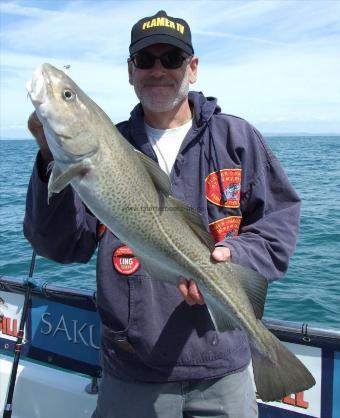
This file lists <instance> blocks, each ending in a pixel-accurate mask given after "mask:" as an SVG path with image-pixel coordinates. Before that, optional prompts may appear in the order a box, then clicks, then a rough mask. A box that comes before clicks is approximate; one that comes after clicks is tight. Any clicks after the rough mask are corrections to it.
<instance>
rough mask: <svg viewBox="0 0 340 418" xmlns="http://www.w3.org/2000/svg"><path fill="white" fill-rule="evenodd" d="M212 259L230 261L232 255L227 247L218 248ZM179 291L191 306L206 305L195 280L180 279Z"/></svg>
mask: <svg viewBox="0 0 340 418" xmlns="http://www.w3.org/2000/svg"><path fill="white" fill-rule="evenodd" d="M211 257H212V258H213V259H214V260H215V261H224V262H225V261H230V259H231V254H230V249H229V248H227V247H217V248H215V250H214V251H213V252H212V254H211ZM178 289H179V291H180V292H181V293H182V296H183V297H184V300H185V301H186V303H187V304H189V305H190V306H192V305H196V304H198V305H204V303H205V302H204V298H203V296H202V294H201V292H200V290H199V288H198V286H197V284H196V282H195V281H194V280H193V279H190V280H187V279H185V278H184V277H180V279H179V283H178Z"/></svg>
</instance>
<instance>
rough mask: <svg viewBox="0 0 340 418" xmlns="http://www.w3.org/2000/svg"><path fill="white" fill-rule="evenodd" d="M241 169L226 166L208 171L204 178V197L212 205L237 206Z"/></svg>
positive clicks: (239, 193) (238, 204)
mask: <svg viewBox="0 0 340 418" xmlns="http://www.w3.org/2000/svg"><path fill="white" fill-rule="evenodd" d="M241 171H242V170H241V169H239V168H230V169H228V168H226V169H223V170H220V171H214V172H213V173H210V174H209V175H208V176H207V178H206V179H205V191H206V197H207V199H208V200H209V202H211V203H213V204H214V205H218V206H222V207H225V208H238V207H239V206H240V195H241Z"/></svg>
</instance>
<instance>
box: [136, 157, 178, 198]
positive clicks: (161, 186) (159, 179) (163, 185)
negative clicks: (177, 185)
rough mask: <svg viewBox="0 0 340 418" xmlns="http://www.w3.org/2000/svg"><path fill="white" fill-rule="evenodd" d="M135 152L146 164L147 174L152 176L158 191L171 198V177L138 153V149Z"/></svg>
mask: <svg viewBox="0 0 340 418" xmlns="http://www.w3.org/2000/svg"><path fill="white" fill-rule="evenodd" d="M135 152H136V153H137V155H138V156H139V158H140V160H141V161H142V163H143V164H144V167H145V168H146V170H147V172H148V173H149V174H150V177H151V179H152V181H153V184H154V185H155V187H156V189H157V190H159V191H161V192H162V193H163V194H164V195H165V196H169V195H170V193H171V183H170V179H169V176H168V175H167V174H166V173H165V172H164V171H163V170H162V169H161V168H160V166H159V165H158V164H157V163H156V162H155V161H154V160H152V159H151V158H150V157H148V156H147V155H145V154H143V153H142V152H140V151H138V150H137V149H135Z"/></svg>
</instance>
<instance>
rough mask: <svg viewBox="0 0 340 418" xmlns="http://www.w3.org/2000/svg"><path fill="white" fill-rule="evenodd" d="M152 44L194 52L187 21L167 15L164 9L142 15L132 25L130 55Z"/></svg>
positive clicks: (191, 53) (188, 52)
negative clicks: (141, 17) (171, 46)
mask: <svg viewBox="0 0 340 418" xmlns="http://www.w3.org/2000/svg"><path fill="white" fill-rule="evenodd" d="M154 44H169V45H173V46H175V47H177V48H180V49H181V50H182V51H184V52H186V53H187V54H189V55H193V54H194V48H193V46H192V42H191V31H190V27H189V25H188V24H187V22H186V21H185V20H183V19H178V18H176V17H171V16H168V15H167V14H166V12H165V11H164V10H160V11H159V12H158V13H156V14H155V15H154V16H149V17H144V18H143V19H141V20H139V21H138V22H137V23H136V24H135V25H134V26H133V27H132V30H131V44H130V48H129V52H130V55H133V54H135V53H136V52H138V51H140V50H141V49H144V48H147V47H148V46H151V45H154Z"/></svg>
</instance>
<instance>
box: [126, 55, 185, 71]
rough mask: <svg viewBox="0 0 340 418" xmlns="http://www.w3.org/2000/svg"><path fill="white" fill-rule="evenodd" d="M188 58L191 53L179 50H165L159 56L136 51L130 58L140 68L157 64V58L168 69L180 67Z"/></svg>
mask: <svg viewBox="0 0 340 418" xmlns="http://www.w3.org/2000/svg"><path fill="white" fill-rule="evenodd" d="M187 58H189V55H184V54H183V53H182V52H179V51H169V52H165V53H164V54H162V55H160V56H158V57H157V56H155V55H152V54H150V53H148V52H136V54H134V55H132V56H131V57H130V58H129V60H131V61H132V62H133V63H134V65H135V67H136V68H139V69H140V70H150V69H151V68H152V67H153V66H154V65H155V62H156V60H157V59H159V60H160V62H161V63H162V66H163V67H164V68H166V69H167V70H175V69H176V68H180V67H181V66H182V64H183V61H185V60H186V59H187Z"/></svg>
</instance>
